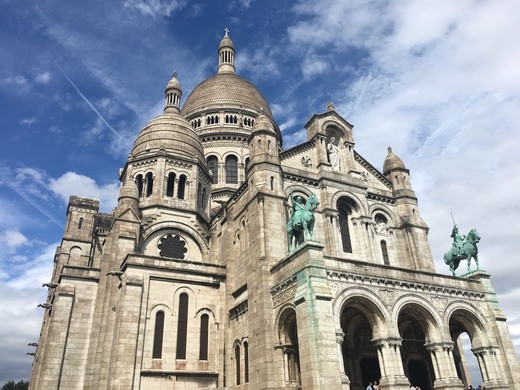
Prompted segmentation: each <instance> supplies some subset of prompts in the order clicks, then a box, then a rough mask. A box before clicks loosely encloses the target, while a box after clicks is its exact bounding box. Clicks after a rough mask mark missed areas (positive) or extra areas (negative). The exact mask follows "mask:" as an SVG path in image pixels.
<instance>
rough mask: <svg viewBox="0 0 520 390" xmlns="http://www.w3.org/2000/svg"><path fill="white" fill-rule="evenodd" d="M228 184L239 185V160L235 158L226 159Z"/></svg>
mask: <svg viewBox="0 0 520 390" xmlns="http://www.w3.org/2000/svg"><path fill="white" fill-rule="evenodd" d="M226 183H230V184H235V183H238V159H237V158H236V157H235V156H228V157H227V158H226Z"/></svg>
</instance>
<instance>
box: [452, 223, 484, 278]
mask: <svg viewBox="0 0 520 390" xmlns="http://www.w3.org/2000/svg"><path fill="white" fill-rule="evenodd" d="M451 237H453V245H452V247H451V250H450V251H448V252H447V253H445V254H444V262H445V263H446V264H447V265H449V267H450V271H451V272H452V273H453V276H455V270H456V269H457V268H458V267H459V263H460V261H461V260H467V261H468V272H470V271H471V270H470V266H471V258H474V259H475V263H476V264H477V269H480V266H479V263H478V248H477V243H478V242H479V241H480V234H479V233H478V231H477V229H471V230H470V231H469V233H468V234H467V236H460V235H459V234H458V229H457V225H455V226H454V227H453V231H452V233H451Z"/></svg>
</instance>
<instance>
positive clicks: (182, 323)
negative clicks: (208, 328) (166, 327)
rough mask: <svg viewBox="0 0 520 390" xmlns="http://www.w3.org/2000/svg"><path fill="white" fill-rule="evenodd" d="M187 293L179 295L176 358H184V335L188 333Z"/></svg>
mask: <svg viewBox="0 0 520 390" xmlns="http://www.w3.org/2000/svg"><path fill="white" fill-rule="evenodd" d="M188 300H189V298H188V294H186V293H182V294H181V296H180V297H179V318H178V320H177V354H176V359H186V336H187V334H188Z"/></svg>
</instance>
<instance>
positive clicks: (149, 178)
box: [146, 172, 153, 197]
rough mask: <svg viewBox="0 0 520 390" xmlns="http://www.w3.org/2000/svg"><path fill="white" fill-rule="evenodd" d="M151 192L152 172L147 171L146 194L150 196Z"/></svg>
mask: <svg viewBox="0 0 520 390" xmlns="http://www.w3.org/2000/svg"><path fill="white" fill-rule="evenodd" d="M152 192H153V174H152V172H148V173H147V174H146V196H147V197H148V196H151V195H152Z"/></svg>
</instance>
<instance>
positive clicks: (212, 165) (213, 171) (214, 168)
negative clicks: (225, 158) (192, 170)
mask: <svg viewBox="0 0 520 390" xmlns="http://www.w3.org/2000/svg"><path fill="white" fill-rule="evenodd" d="M206 165H207V166H208V171H209V174H210V175H211V177H212V178H213V183H218V159H217V157H215V156H209V157H208V159H207V160H206Z"/></svg>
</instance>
